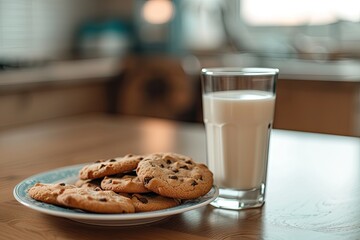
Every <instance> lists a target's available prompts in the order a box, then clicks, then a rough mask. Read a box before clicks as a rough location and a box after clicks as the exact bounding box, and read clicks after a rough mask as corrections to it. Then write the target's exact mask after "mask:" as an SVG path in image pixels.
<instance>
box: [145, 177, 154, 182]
mask: <svg viewBox="0 0 360 240" xmlns="http://www.w3.org/2000/svg"><path fill="white" fill-rule="evenodd" d="M153 178H154V177H144V184H148V183H149V182H150V181H151V179H153Z"/></svg>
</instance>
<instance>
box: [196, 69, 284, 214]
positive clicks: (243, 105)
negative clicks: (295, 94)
mask: <svg viewBox="0 0 360 240" xmlns="http://www.w3.org/2000/svg"><path fill="white" fill-rule="evenodd" d="M278 72H279V70H278V69H272V68H207V69H202V72H201V77H202V99H203V113H204V123H205V128H206V146H207V164H208V166H209V169H210V170H211V171H212V172H213V173H214V180H215V184H216V185H217V186H218V187H219V193H220V194H219V197H218V198H217V199H215V200H214V201H213V202H212V203H211V204H212V205H213V206H215V207H218V208H226V209H237V210H238V209H246V208H255V207H261V206H262V205H263V204H264V202H265V188H266V175H267V164H268V152H269V140H270V132H271V129H272V124H273V119H274V109H275V88H276V81H277V76H278Z"/></svg>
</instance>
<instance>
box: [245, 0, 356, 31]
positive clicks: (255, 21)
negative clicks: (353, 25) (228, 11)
mask: <svg viewBox="0 0 360 240" xmlns="http://www.w3.org/2000/svg"><path fill="white" fill-rule="evenodd" d="M240 8H241V9H240V11H241V15H242V17H243V19H244V20H245V22H247V23H248V24H250V25H283V26H296V25H302V24H314V25H315V24H329V23H333V22H336V21H337V20H347V21H354V22H356V21H360V1H359V0H315V1H314V0H291V1H289V0H271V1H269V0H241V5H240Z"/></svg>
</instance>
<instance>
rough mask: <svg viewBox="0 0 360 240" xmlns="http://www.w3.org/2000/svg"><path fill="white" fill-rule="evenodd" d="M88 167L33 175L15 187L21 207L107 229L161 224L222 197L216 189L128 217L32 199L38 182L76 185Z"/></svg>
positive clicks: (74, 167) (68, 168)
mask: <svg viewBox="0 0 360 240" xmlns="http://www.w3.org/2000/svg"><path fill="white" fill-rule="evenodd" d="M83 166H84V164H79V165H72V166H68V167H63V168H58V169H54V170H51V171H48V172H43V173H40V174H37V175H34V176H31V177H29V178H27V179H25V180H23V181H22V182H20V183H19V184H17V185H16V186H15V188H14V191H13V194H14V197H15V199H16V200H17V201H18V202H20V203H21V204H23V205H25V206H27V207H29V208H31V209H33V210H36V211H39V212H42V213H45V214H49V215H53V216H57V217H64V218H69V219H72V220H74V221H78V222H83V223H87V224H94V225H106V226H128V225H138V224H145V223H150V222H155V221H159V220H161V219H163V218H166V217H168V216H172V215H175V214H179V213H183V212H186V211H190V210H193V209H196V208H199V207H202V206H205V205H207V204H209V203H210V202H212V201H213V200H214V199H215V198H216V197H217V196H218V194H219V190H218V188H217V187H216V186H213V187H212V189H211V190H210V191H209V192H208V193H207V194H206V195H204V196H202V197H200V198H197V199H194V200H187V201H185V202H184V203H182V204H181V205H179V206H176V207H172V208H168V209H164V210H158V211H152V212H144V213H127V214H99V213H88V212H84V211H81V210H78V209H69V208H63V207H58V206H55V205H52V204H47V203H43V202H39V201H36V200H34V199H32V198H31V197H30V196H29V195H28V193H27V191H28V189H29V188H30V187H32V186H33V185H34V184H35V183H37V182H41V183H59V182H64V183H74V182H75V181H76V180H77V179H78V173H79V170H80V169H81V168H82V167H83Z"/></svg>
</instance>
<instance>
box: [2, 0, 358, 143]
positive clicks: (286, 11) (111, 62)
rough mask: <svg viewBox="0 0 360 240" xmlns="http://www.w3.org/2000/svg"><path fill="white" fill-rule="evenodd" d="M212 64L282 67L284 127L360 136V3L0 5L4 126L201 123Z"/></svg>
mask: <svg viewBox="0 0 360 240" xmlns="http://www.w3.org/2000/svg"><path fill="white" fill-rule="evenodd" d="M214 66H232V67H233V66H239V67H276V68H279V69H280V76H279V81H278V84H277V101H276V113H275V124H274V127H275V128H280V129H290V130H299V131H309V132H321V133H331V134H339V135H348V136H360V1H359V0H316V1H312V0H293V1H286V0H227V1H223V0H172V1H170V0H122V1H117V0H0V129H1V128H8V127H13V126H18V125H20V124H28V123H32V122H36V121H43V120H46V119H53V118H57V117H66V116H73V115H77V114H86V113H93V112H94V113H96V112H103V113H106V114H114V115H121V114H124V115H140V116H150V117H160V118H166V119H172V120H178V121H190V122H201V121H202V106H201V91H200V81H199V73H200V69H201V68H202V67H214Z"/></svg>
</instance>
